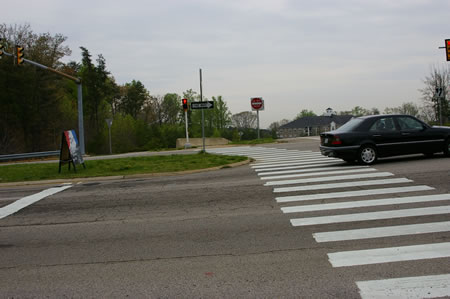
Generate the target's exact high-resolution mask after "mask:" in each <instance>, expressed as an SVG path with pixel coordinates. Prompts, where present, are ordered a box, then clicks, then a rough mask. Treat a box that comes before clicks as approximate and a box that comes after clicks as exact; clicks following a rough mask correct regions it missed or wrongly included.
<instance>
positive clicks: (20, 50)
mask: <svg viewBox="0 0 450 299" xmlns="http://www.w3.org/2000/svg"><path fill="white" fill-rule="evenodd" d="M16 54H17V65H21V64H23V59H24V58H23V57H24V56H25V54H23V47H22V46H16Z"/></svg>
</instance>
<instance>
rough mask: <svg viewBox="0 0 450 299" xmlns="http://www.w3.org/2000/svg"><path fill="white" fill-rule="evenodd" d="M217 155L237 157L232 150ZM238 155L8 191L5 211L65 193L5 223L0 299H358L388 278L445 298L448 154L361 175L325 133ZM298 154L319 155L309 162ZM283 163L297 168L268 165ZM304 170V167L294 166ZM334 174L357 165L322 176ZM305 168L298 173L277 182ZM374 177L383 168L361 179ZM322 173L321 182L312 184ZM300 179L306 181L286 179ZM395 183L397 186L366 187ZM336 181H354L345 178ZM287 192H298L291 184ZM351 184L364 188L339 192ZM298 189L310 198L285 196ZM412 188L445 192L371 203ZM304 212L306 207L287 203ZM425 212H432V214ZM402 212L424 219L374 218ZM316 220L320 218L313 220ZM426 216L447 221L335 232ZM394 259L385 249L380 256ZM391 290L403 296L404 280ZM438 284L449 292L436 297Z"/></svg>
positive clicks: (0, 231) (2, 192) (449, 264)
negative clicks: (199, 165) (182, 171)
mask: <svg viewBox="0 0 450 299" xmlns="http://www.w3.org/2000/svg"><path fill="white" fill-rule="evenodd" d="M285 149H287V150H288V151H286V150H285ZM211 151H214V152H227V151H228V152H229V151H230V148H223V149H220V148H219V149H217V148H216V149H211ZM238 151H240V153H241V154H245V155H254V156H255V157H257V161H256V163H254V165H245V166H240V167H236V168H226V169H221V170H217V171H209V172H204V173H196V174H189V175H176V176H165V177H154V178H139V179H128V180H116V181H110V180H105V181H83V180H80V182H79V183H75V184H72V185H37V186H36V185H34V186H15V187H11V186H9V187H4V186H3V187H0V208H1V209H5V208H8V207H10V204H12V203H14V202H17V201H19V200H20V199H22V198H24V197H25V198H27V196H30V197H28V198H34V197H33V196H36V194H39V192H41V191H43V190H48V189H50V188H56V189H53V190H55V192H57V193H55V194H53V195H50V196H47V197H44V198H43V199H41V200H39V201H36V202H35V203H33V204H31V205H29V206H26V207H24V208H23V209H21V210H20V211H18V212H16V213H13V214H11V215H8V216H5V217H4V218H3V219H0V296H1V297H3V298H5V297H8V298H12V297H14V298H29V297H51V298H65V297H70V298H72V297H82V298H86V297H87V298H93V297H95V298H112V297H120V298H123V297H130V298H159V297H162V298H229V297H238V298H274V297H277V298H280V297H285V298H360V291H361V292H363V296H365V294H364V290H367V288H368V287H367V286H364V282H367V281H376V283H375V285H376V286H379V285H382V286H383V283H385V282H386V280H388V279H394V278H395V279H404V278H411V277H419V280H420V281H421V282H423V281H425V282H426V281H427V279H428V280H432V281H437V280H439V279H440V281H443V282H441V285H440V288H439V286H438V287H436V286H434V285H433V286H432V288H431V289H432V291H431V292H429V290H430V288H429V287H428V289H427V288H426V287H427V285H426V284H425V283H423V284H425V290H426V292H428V293H426V294H425V295H428V296H425V297H442V296H444V295H447V296H449V295H450V287H449V286H450V278H448V276H445V275H448V274H450V270H449V269H450V258H449V255H450V250H449V249H448V247H447V245H448V242H450V232H449V229H450V226H449V225H446V224H447V223H446V222H447V221H450V216H449V215H450V212H448V213H446V212H445V209H448V208H450V205H449V203H450V201H449V200H450V198H449V199H445V196H447V195H448V194H449V193H450V184H449V181H450V180H449V179H450V159H448V158H443V157H439V155H436V157H434V158H425V157H422V156H413V157H402V158H391V159H386V160H383V161H380V163H378V164H376V165H375V166H373V167H369V168H370V170H367V172H366V169H364V170H360V171H361V172H355V173H352V171H354V169H358V168H356V167H355V166H357V165H349V164H346V163H343V162H340V161H338V162H337V163H336V162H334V161H331V162H330V160H327V159H325V158H324V157H321V156H320V155H317V151H318V141H317V140H313V139H300V140H296V142H292V143H282V144H271V145H265V146H258V147H239V149H238ZM308 151H313V154H311V152H308ZM314 152H316V154H315V156H314ZM291 154H295V155H305V157H306V156H307V157H306V158H298V157H297V158H293V157H290V155H291ZM279 159H284V160H283V161H279ZM298 159H301V161H302V162H301V163H311V162H312V163H317V164H306V165H300V164H299V163H297V161H298ZM324 159H325V160H324ZM257 163H266V164H257ZM320 163H329V164H327V165H325V166H320V165H321V164H320ZM271 164H274V165H271ZM275 164H277V165H275ZM279 164H283V165H284V166H280V165H279ZM255 166H257V167H255ZM298 166H302V167H303V168H298ZM288 167H290V168H289V171H290V172H289V174H287V173H278V174H277V173H274V174H269V173H271V172H283V171H286V170H287V168H288ZM296 167H297V168H296ZM327 167H330V168H329V169H326V168H327ZM274 168H278V169H274ZM270 169H272V170H270ZM305 169H307V171H308V172H299V170H300V171H304V170H305ZM321 169H322V170H321ZM294 171H297V172H294ZM330 171H331V172H333V171H348V172H349V174H334V173H328V174H326V172H330ZM300 173H302V176H301V177H296V178H292V177H291V178H286V177H278V178H270V177H274V176H285V175H293V174H297V175H298V174H300ZM308 173H309V174H308ZM372 173H377V174H380V177H376V178H370V177H369V176H367V177H365V175H369V174H372ZM388 173H389V174H388ZM341 175H353V176H354V175H357V176H358V177H357V178H355V177H349V178H347V179H346V178H345V177H344V178H340V177H339V176H341ZM384 176H386V177H384ZM318 178H326V179H325V180H326V181H311V179H318ZM303 179H308V180H310V181H303V182H295V183H286V184H285V183H281V184H283V185H277V184H280V182H283V181H286V180H303ZM392 179H397V181H398V182H392V181H385V183H382V184H380V183H378V184H377V185H375V186H371V185H365V184H366V182H368V181H372V180H392ZM266 183H267V184H274V185H268V186H265V184H266ZM340 183H355V185H354V186H351V185H348V186H339V185H336V184H340ZM284 184H285V185H284ZM329 184H335V185H329ZM420 186H422V187H420ZM423 186H425V187H423ZM291 187H294V188H297V189H299V190H291V189H286V188H291ZM316 187H317V188H316ZM417 187H419V188H422V189H424V190H416V189H414V188H417ZM426 187H427V188H426ZM58 188H60V189H58ZM64 188H66V189H64ZM302 188H303V189H302ZM305 188H306V189H305ZM324 188H326V189H324ZM389 188H412V189H411V190H410V191H409V192H405V191H404V190H403V189H398V191H397V192H394V191H392V192H394V193H385V194H371V190H374V189H376V190H386V189H389ZM62 189H64V190H62ZM401 190H403V191H401ZM405 190H409V189H405ZM412 190H416V191H412ZM353 191H359V192H360V194H359V195H358V196H354V195H351V193H348V195H345V194H344V196H343V197H337V195H333V194H336V193H339V192H353ZM386 192H387V191H386ZM294 196H295V197H303V200H301V201H300V200H298V199H296V200H295V201H287V200H292V198H293V197H294ZM314 196H317V198H316V199H314V198H310V199H308V200H305V199H306V198H308V197H314ZM413 196H414V197H419V196H421V198H427V199H430V198H435V197H436V198H437V199H436V201H425V200H416V201H415V202H406V203H397V202H395V203H384V204H379V205H375V204H374V205H372V202H373V200H377V199H380V200H381V199H384V200H388V199H390V198H394V200H399V199H408V198H410V197H413ZM439 196H444V199H439ZM349 202H350V203H353V204H355V203H361V202H364V203H365V204H362V205H359V206H358V205H356V206H344V207H340V208H338V207H336V206H327V207H328V208H324V207H326V206H324V204H339V203H342V204H348V203H349ZM305 207H307V208H308V209H309V210H301V211H294V212H288V213H285V212H283V211H288V210H289V209H304V208H305ZM436 207H437V208H436ZM424 208H431V209H433V208H436V210H437V212H436V211H435V212H430V213H429V214H430V215H425V214H424V213H425V212H423V211H425V210H424ZM405 209H408V210H410V211H412V210H417V211H418V214H419V215H416V216H407V217H405V216H402V217H399V216H388V217H387V218H386V219H378V220H369V218H367V217H368V216H367V213H372V212H381V211H394V212H395V211H403V210H405ZM433 211H434V210H433ZM347 214H365V215H363V216H364V217H365V218H364V217H363V218H362V219H359V220H352V221H351V222H344V221H343V220H342V219H341V218H339V219H337V220H336V221H335V222H333V223H327V222H329V221H330V220H331V219H335V218H336V217H341V216H342V215H347ZM318 217H321V218H320V219H321V220H322V221H325V223H323V224H316V223H315V222H314V221H315V220H319V218H318ZM308 221H309V222H308ZM308 223H309V224H308ZM429 223H438V224H439V223H440V224H443V225H441V227H440V229H439V231H432V232H423V233H420V234H417V233H409V234H404V233H396V232H397V229H394V228H392V229H389V230H388V231H390V232H391V233H392V234H393V235H391V236H381V237H377V238H375V237H373V236H372V235H371V234H372V233H373V232H372V231H367V232H366V231H363V237H354V239H350V240H337V241H329V240H328V241H327V240H326V238H327V237H330V236H332V237H336V236H339V235H342V234H340V233H337V232H340V231H347V230H353V229H366V228H367V229H373V228H383V227H387V226H389V227H391V226H392V227H394V226H395V227H398V226H405V225H414V224H421V225H424V226H426V229H428V230H430V229H431V230H433V228H429V226H428V224H429ZM299 224H300V226H298V225H299ZM328 232H331V234H323V235H318V234H319V233H328ZM352 233H353V232H352ZM352 233H351V232H344V233H343V236H344V238H345V237H348V236H350V235H352ZM384 233H386V232H384ZM382 234H383V233H382ZM320 238H324V239H320ZM439 246H443V247H442V248H441V247H439ZM386 248H387V249H389V248H392V250H393V251H394V252H395V253H396V254H394V260H392V261H390V262H386V261H384V260H377V256H379V255H378V253H377V252H376V251H373V250H377V249H386ZM424 248H426V249H427V250H425V251H426V253H423V252H422V250H423V249H424ZM410 249H411V250H412V251H413V252H412V253H410V251H409V250H410ZM366 253H367V255H364V254H366ZM427 254H429V255H428V256H427ZM388 255H389V252H388V253H386V252H384V251H383V252H381V256H382V257H381V259H383V258H384V257H385V256H388ZM358 258H359V259H358ZM355 259H356V260H357V261H355ZM397 259H399V260H397ZM352 263H353V264H352ZM423 276H426V277H425V278H423ZM430 277H431V279H430ZM380 281H381V283H380ZM401 281H403V280H401ZM361 282H363V283H361ZM388 282H391V281H388ZM394 282H396V283H397V285H398V284H399V282H398V281H397V280H396V281H394ZM408 282H409V283H411V282H410V281H408ZM400 285H401V286H402V287H403V289H404V290H405V287H404V284H403V285H402V284H401V283H400ZM418 286H419V287H420V286H421V283H416V284H414V286H410V287H409V289H408V288H406V292H409V293H407V294H409V295H411V297H412V295H417V294H420V291H421V290H417V287H418ZM369 287H370V284H369ZM383 289H384V290H386V289H387V290H388V291H391V292H392V294H395V290H396V287H391V288H386V287H383ZM422 289H423V288H422ZM439 289H443V290H444V293H443V294H444V295H442V294H441V293H433V292H434V291H436V290H439ZM369 290H371V289H370V288H369ZM445 290H448V293H445ZM374 294H375V293H374ZM392 294H391V295H392ZM436 294H438V295H439V296H437V295H436ZM367 298H368V297H367Z"/></svg>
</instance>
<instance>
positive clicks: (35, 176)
mask: <svg viewBox="0 0 450 299" xmlns="http://www.w3.org/2000/svg"><path fill="white" fill-rule="evenodd" d="M246 159H247V158H246V157H239V156H223V155H213V154H207V153H206V154H205V153H200V154H192V155H169V156H151V157H133V158H120V159H109V160H89V161H85V165H86V169H84V168H83V166H81V165H77V172H74V171H73V167H71V170H70V171H69V170H68V165H67V164H66V165H64V166H62V167H61V173H58V167H59V162H55V163H42V164H15V165H3V166H0V183H8V182H21V181H39V180H53V179H71V178H88V177H99V176H119V175H134V174H151V173H155V174H156V173H164V172H178V171H187V170H198V169H205V168H211V167H217V166H226V165H229V164H232V163H236V162H241V161H244V160H246Z"/></svg>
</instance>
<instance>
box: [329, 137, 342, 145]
mask: <svg viewBox="0 0 450 299" xmlns="http://www.w3.org/2000/svg"><path fill="white" fill-rule="evenodd" d="M331 144H332V145H340V144H342V141H341V139H340V138H339V136H334V138H333V140H332V141H331Z"/></svg>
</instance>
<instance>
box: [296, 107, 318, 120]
mask: <svg viewBox="0 0 450 299" xmlns="http://www.w3.org/2000/svg"><path fill="white" fill-rule="evenodd" d="M306 116H316V114H315V113H314V111H312V110H308V109H303V110H302V111H300V113H299V114H297V116H296V117H295V118H294V120H295V119H299V118H302V117H306Z"/></svg>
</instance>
